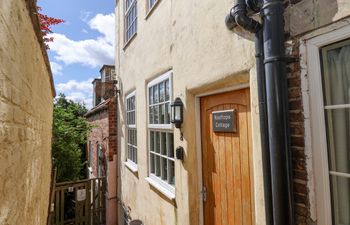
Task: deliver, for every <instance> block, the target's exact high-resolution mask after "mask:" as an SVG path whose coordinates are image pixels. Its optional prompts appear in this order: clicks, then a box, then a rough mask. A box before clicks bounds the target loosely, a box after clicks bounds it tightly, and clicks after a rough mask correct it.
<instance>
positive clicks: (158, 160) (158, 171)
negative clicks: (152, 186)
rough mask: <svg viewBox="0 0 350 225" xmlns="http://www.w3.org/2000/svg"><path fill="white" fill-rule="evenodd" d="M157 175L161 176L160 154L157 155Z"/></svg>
mask: <svg viewBox="0 0 350 225" xmlns="http://www.w3.org/2000/svg"><path fill="white" fill-rule="evenodd" d="M156 176H158V177H160V156H159V155H156Z"/></svg>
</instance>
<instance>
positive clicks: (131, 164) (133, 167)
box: [124, 160, 138, 173]
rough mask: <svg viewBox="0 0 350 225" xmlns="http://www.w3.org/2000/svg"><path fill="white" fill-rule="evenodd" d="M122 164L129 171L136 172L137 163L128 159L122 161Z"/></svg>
mask: <svg viewBox="0 0 350 225" xmlns="http://www.w3.org/2000/svg"><path fill="white" fill-rule="evenodd" d="M124 165H125V166H126V167H127V168H128V169H129V170H131V172H133V173H137V172H138V167H137V164H136V163H134V162H132V161H130V160H128V161H126V162H124Z"/></svg>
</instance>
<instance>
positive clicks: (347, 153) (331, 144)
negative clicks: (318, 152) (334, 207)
mask: <svg viewBox="0 0 350 225" xmlns="http://www.w3.org/2000/svg"><path fill="white" fill-rule="evenodd" d="M326 127H327V136H328V138H327V140H328V159H329V168H330V170H331V171H336V172H341V173H350V109H349V108H348V109H333V110H326ZM349 212H350V211H349Z"/></svg>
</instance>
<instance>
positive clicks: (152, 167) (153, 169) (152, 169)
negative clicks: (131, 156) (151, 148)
mask: <svg viewBox="0 0 350 225" xmlns="http://www.w3.org/2000/svg"><path fill="white" fill-rule="evenodd" d="M150 155H151V159H150V161H151V173H153V174H154V173H155V171H156V170H155V166H154V165H155V164H154V161H155V157H154V154H152V153H151V154H150Z"/></svg>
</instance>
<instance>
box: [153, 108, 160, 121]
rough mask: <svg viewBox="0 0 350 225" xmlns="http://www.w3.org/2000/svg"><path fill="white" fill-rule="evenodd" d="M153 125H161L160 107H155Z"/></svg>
mask: <svg viewBox="0 0 350 225" xmlns="http://www.w3.org/2000/svg"><path fill="white" fill-rule="evenodd" d="M153 123H154V124H159V105H156V106H154V118H153Z"/></svg>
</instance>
